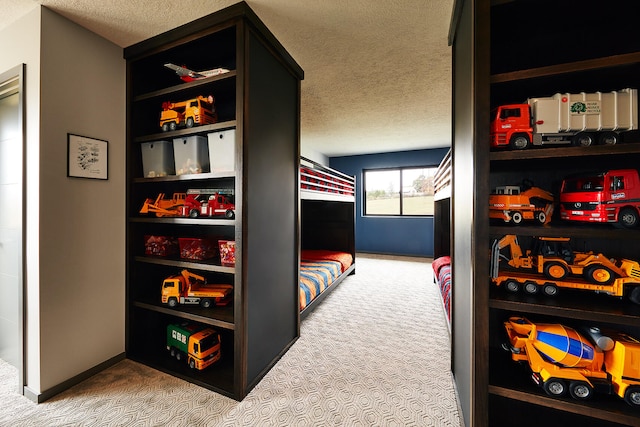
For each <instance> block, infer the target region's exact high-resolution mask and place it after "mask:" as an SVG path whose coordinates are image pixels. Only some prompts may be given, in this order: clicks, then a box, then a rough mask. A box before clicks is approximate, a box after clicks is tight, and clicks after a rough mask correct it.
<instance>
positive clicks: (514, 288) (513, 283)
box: [504, 279, 520, 293]
mask: <svg viewBox="0 0 640 427" xmlns="http://www.w3.org/2000/svg"><path fill="white" fill-rule="evenodd" d="M504 288H505V289H506V290H507V291H509V292H514V293H515V292H518V291H519V290H520V283H518V281H517V280H514V279H507V280H505V282H504Z"/></svg>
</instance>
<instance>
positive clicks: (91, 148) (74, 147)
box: [67, 133, 109, 180]
mask: <svg viewBox="0 0 640 427" xmlns="http://www.w3.org/2000/svg"><path fill="white" fill-rule="evenodd" d="M108 162H109V142H108V141H105V140H102V139H96V138H89V137H86V136H81V135H75V134H72V133H68V134H67V176H68V177H73V178H89V179H103V180H106V179H109V173H108V171H109V168H108V166H109V163H108Z"/></svg>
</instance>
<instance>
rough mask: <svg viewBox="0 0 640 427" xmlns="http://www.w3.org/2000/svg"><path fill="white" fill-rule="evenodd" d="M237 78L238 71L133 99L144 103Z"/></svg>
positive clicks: (178, 85)
mask: <svg viewBox="0 0 640 427" xmlns="http://www.w3.org/2000/svg"><path fill="white" fill-rule="evenodd" d="M235 77H236V70H230V71H229V72H228V73H224V74H219V75H217V76H213V77H207V78H206V79H201V80H194V81H192V82H188V83H181V84H180V83H179V84H176V85H174V86H171V87H168V88H165V89H160V90H154V91H153V92H148V93H144V94H142V95H138V96H136V97H135V98H133V102H138V101H144V100H145V99H151V98H155V97H158V96H164V95H170V94H174V93H177V92H181V91H184V90H187V89H192V88H194V87H199V86H205V85H208V84H209V83H213V82H216V81H221V80H226V79H230V78H235ZM176 78H177V77H176Z"/></svg>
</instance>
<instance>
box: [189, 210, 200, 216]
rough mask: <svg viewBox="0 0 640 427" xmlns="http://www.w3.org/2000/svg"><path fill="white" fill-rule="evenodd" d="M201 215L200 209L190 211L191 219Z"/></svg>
mask: <svg viewBox="0 0 640 427" xmlns="http://www.w3.org/2000/svg"><path fill="white" fill-rule="evenodd" d="M199 214H200V212H198V209H191V210H190V211H189V218H198V215H199Z"/></svg>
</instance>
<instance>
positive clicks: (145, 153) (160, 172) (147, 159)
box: [140, 141, 176, 178]
mask: <svg viewBox="0 0 640 427" xmlns="http://www.w3.org/2000/svg"><path fill="white" fill-rule="evenodd" d="M140 147H141V150H142V171H143V173H144V177H145V178H156V177H160V176H167V175H175V173H176V169H175V163H174V162H173V145H172V144H171V141H153V142H143V143H141V144H140Z"/></svg>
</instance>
